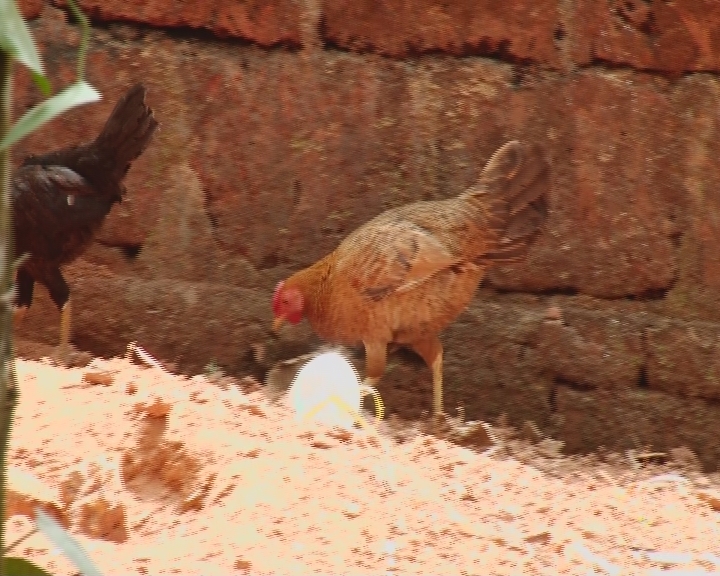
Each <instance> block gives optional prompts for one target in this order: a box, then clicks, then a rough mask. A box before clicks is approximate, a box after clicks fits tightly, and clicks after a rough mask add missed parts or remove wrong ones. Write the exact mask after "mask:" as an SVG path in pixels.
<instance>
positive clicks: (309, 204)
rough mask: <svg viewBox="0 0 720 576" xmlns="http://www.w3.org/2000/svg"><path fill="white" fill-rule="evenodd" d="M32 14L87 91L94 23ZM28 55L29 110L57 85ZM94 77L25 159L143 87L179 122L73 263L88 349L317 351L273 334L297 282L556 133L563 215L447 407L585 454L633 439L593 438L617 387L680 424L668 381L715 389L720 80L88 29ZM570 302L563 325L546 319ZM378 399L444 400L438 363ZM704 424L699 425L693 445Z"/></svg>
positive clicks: (488, 302)
mask: <svg viewBox="0 0 720 576" xmlns="http://www.w3.org/2000/svg"><path fill="white" fill-rule="evenodd" d="M358 6H362V5H358ZM326 8H327V7H326ZM358 9H359V8H358ZM181 12H182V11H181ZM103 17H104V16H103ZM158 25H160V24H158ZM348 25H350V24H348ZM329 26H330V21H329V20H328V21H327V22H326V33H327V30H329V29H330V28H329ZM32 27H33V30H34V32H35V34H36V37H37V38H38V39H39V41H40V42H41V49H42V51H43V55H44V58H45V62H46V64H47V68H48V73H49V75H50V77H51V78H52V79H53V82H54V86H55V87H56V88H61V87H63V86H65V85H67V84H68V83H69V82H71V81H72V80H73V78H74V74H75V48H76V47H77V43H78V40H79V36H78V32H77V29H76V28H75V27H74V26H69V25H68V24H67V22H66V17H65V14H64V12H61V11H58V10H55V9H52V8H49V9H47V10H45V11H44V12H43V15H42V17H41V18H39V19H38V20H36V21H34V22H33V23H32ZM428 30H431V28H428ZM508 33H509V32H508ZM432 34H434V32H433V33H431V32H428V36H427V37H428V38H432V37H433V36H432ZM518 34H519V33H518ZM438 37H439V36H438ZM518 37H519V38H523V36H522V35H519V36H518ZM428 46H429V44H428ZM352 49H355V48H352ZM442 50H446V48H442ZM446 51H447V50H446ZM400 55H401V54H400ZM548 58H549V57H548ZM547 61H548V62H550V60H549V59H548V60H547ZM16 70H17V74H16V78H17V84H16V90H15V94H16V98H17V106H16V109H15V114H16V115H18V114H20V113H22V112H23V111H24V110H25V109H27V108H28V107H29V106H31V105H32V104H33V103H35V102H37V101H38V98H39V97H38V95H37V92H36V90H35V89H34V88H33V87H32V84H31V82H30V80H29V78H28V76H27V74H26V72H25V71H23V70H22V68H21V67H17V68H16ZM88 79H89V81H90V82H91V83H93V84H94V85H95V86H97V87H98V88H99V89H100V90H101V92H102V93H103V97H104V98H103V101H102V102H100V103H97V104H92V105H88V106H85V107H83V108H81V109H77V110H74V111H72V112H70V113H68V114H67V115H64V116H63V117H62V118H59V119H57V120H54V121H53V122H51V123H50V124H48V125H47V126H45V127H43V129H42V130H40V131H39V132H38V133H36V134H33V135H32V136H30V137H29V138H27V139H26V140H24V141H23V142H22V143H21V144H20V145H19V146H18V147H16V148H15V150H14V151H13V152H14V157H15V160H16V161H19V160H20V159H21V158H22V157H23V156H24V155H25V154H28V153H31V152H32V153H38V152H43V151H47V150H50V149H54V148H57V147H59V146H63V145H66V144H69V143H76V142H82V141H84V140H87V139H89V138H92V137H94V136H95V135H96V134H97V132H98V130H99V129H100V127H101V125H102V123H103V122H104V120H105V119H106V118H107V115H108V113H109V112H110V109H111V108H112V106H113V105H114V104H115V102H116V100H117V98H118V97H119V96H120V94H122V93H123V91H124V90H126V89H127V87H128V86H129V85H131V84H132V83H134V82H137V81H139V80H141V81H143V82H144V83H145V84H146V85H147V86H148V89H149V92H148V102H149V104H150V105H151V106H152V107H153V108H154V110H155V113H156V117H157V118H158V120H159V121H160V130H159V131H158V132H157V133H156V135H155V137H154V139H153V142H152V143H151V145H150V146H149V147H148V149H147V151H146V152H145V153H144V154H143V156H142V157H141V158H140V159H138V161H136V162H135V163H134V165H133V167H132V169H131V171H130V173H129V174H128V178H127V187H128V190H129V193H128V197H127V200H126V201H125V202H123V204H122V205H120V206H117V207H115V208H114V209H113V211H112V213H111V214H110V216H109V217H108V219H107V221H106V223H105V226H104V227H103V229H102V230H101V232H100V234H99V235H98V242H97V243H96V244H95V245H94V246H93V247H92V248H91V249H90V250H89V252H88V253H87V255H86V256H85V258H84V260H83V261H81V262H78V263H76V264H74V265H73V266H70V267H68V273H67V277H68V280H69V283H70V285H71V289H72V290H73V297H74V300H75V302H76V308H75V310H76V311H77V314H76V323H75V342H76V343H77V344H78V345H79V346H81V347H83V348H87V349H89V350H91V351H93V352H95V353H100V354H113V353H119V352H120V351H122V349H123V348H124V346H125V345H126V344H127V343H128V342H129V341H132V340H137V341H138V342H139V343H140V344H141V345H143V346H145V347H147V348H148V349H149V350H150V351H151V352H153V353H154V354H156V355H158V356H160V357H163V358H165V359H168V360H171V361H175V362H178V364H179V366H180V367H181V368H182V369H184V370H190V371H193V370H199V369H201V368H202V367H203V366H204V365H205V364H207V362H209V361H210V360H211V359H213V358H215V359H216V360H217V361H218V362H219V363H220V364H221V366H223V367H225V368H226V369H227V370H229V371H231V372H236V373H238V374H242V373H246V372H247V371H251V370H253V371H256V373H257V370H264V369H265V368H267V366H268V365H269V363H271V360H273V359H279V358H283V359H285V358H288V357H290V356H292V355H295V354H299V353H302V352H306V351H308V350H309V349H310V348H311V347H312V346H314V345H315V344H316V343H317V340H316V339H313V338H311V337H310V336H309V330H308V327H307V326H306V325H304V324H303V325H302V327H301V328H299V329H295V330H294V331H290V332H288V333H287V334H286V335H284V336H283V338H281V339H280V340H279V341H275V340H272V339H271V338H269V337H268V335H267V328H268V324H269V321H270V316H271V312H270V306H269V301H270V294H271V291H272V288H273V285H274V283H275V282H276V281H277V280H279V279H280V278H282V277H283V276H285V275H287V274H288V273H290V272H291V271H293V270H297V269H298V268H300V267H302V266H305V265H307V264H310V263H311V262H313V261H315V260H316V259H318V258H320V257H322V256H323V255H325V254H326V253H327V252H328V251H330V250H332V249H333V248H334V247H335V246H336V245H337V243H338V242H339V241H340V240H341V239H342V238H344V236H345V235H346V234H347V233H348V232H350V231H351V230H352V229H354V228H355V227H356V226H358V225H360V224H362V223H363V222H365V221H366V220H367V219H369V218H371V217H372V216H374V215H376V214H378V213H380V212H381V211H383V210H384V209H386V208H389V207H391V206H396V205H399V204H403V203H406V202H411V201H414V200H420V199H435V198H447V197H450V196H453V195H456V194H458V193H459V192H461V191H462V190H464V189H465V188H466V187H467V186H469V185H470V184H472V183H473V182H474V181H475V179H476V178H477V176H478V174H479V172H480V170H481V168H482V165H483V163H484V162H485V160H486V159H487V158H488V157H489V156H490V154H491V153H492V152H493V151H494V150H495V149H496V148H497V147H498V146H499V145H500V144H501V143H502V142H504V141H507V140H509V139H512V138H522V139H528V140H532V141H536V142H539V143H542V144H543V145H544V146H545V148H546V150H547V154H548V157H549V159H550V161H551V163H552V166H553V189H552V191H551V193H550V217H549V221H548V227H547V230H546V232H545V233H544V234H543V235H542V236H541V237H540V239H539V240H538V242H537V244H536V245H535V246H534V248H533V249H532V250H531V252H530V256H529V258H528V261H527V262H526V263H523V264H519V265H516V266H507V267H503V268H499V269H496V270H493V271H492V272H491V273H490V274H489V275H488V278H487V280H486V284H485V288H484V289H481V290H480V292H479V296H478V298H477V300H476V301H475V303H474V304H473V306H472V307H471V309H470V310H469V311H468V312H467V313H466V314H464V315H463V316H462V317H461V318H460V319H459V320H458V322H457V323H456V324H454V325H453V326H451V327H450V328H448V330H447V331H446V333H445V334H444V335H443V339H444V342H445V345H446V353H445V375H446V382H447V392H446V397H447V406H448V409H449V410H450V411H452V410H453V409H454V407H455V406H457V405H463V406H464V407H465V408H466V412H467V415H468V417H469V418H471V419H473V418H486V417H494V416H497V415H499V414H500V413H503V412H507V413H508V414H509V415H510V417H511V421H512V422H514V423H516V424H518V423H519V424H521V423H522V421H523V420H526V419H527V420H535V421H536V422H538V423H539V424H540V425H541V426H545V427H546V429H548V430H551V429H552V423H553V422H555V421H556V420H557V421H560V420H562V418H565V420H564V422H565V424H563V426H562V427H561V428H558V429H557V433H558V434H559V435H561V436H562V438H561V439H566V440H568V439H569V446H570V447H571V448H572V449H573V450H574V449H578V450H579V449H584V448H591V447H593V446H596V445H597V444H598V442H599V441H594V440H593V439H594V438H602V439H603V440H602V441H603V442H606V440H605V439H606V438H608V439H609V438H610V437H611V436H612V434H616V436H617V438H618V439H620V440H622V438H621V437H620V433H619V432H617V430H616V431H615V432H613V431H612V430H606V431H605V432H603V433H602V434H600V435H599V436H597V437H596V436H594V435H593V434H590V433H588V434H587V435H586V436H583V434H584V432H582V430H580V429H579V428H578V427H582V426H589V425H588V424H587V422H588V418H591V417H596V416H597V414H598V413H597V412H596V410H601V411H602V415H603V418H606V417H607V418H610V416H611V414H610V412H611V411H612V410H613V409H614V408H615V407H614V405H613V404H612V401H611V399H612V397H613V396H612V395H613V394H617V395H619V396H617V398H620V400H622V398H625V395H627V397H628V398H630V400H628V401H629V402H630V401H631V400H632V398H631V396H632V393H633V392H632V391H637V390H638V389H642V390H646V391H649V392H651V393H652V394H650V395H649V396H647V399H646V400H647V401H655V399H658V400H657V401H658V402H661V405H662V410H664V411H665V412H663V414H666V415H667V417H665V416H663V418H666V421H668V422H670V420H667V418H670V415H671V413H672V409H673V407H674V406H675V404H672V403H668V402H669V401H667V402H666V400H665V399H666V398H668V397H671V396H672V394H675V393H679V394H684V395H687V396H690V397H694V398H695V399H694V400H692V402H690V404H688V406H690V408H688V410H689V412H687V411H686V412H685V413H683V414H684V416H683V417H682V418H686V417H687V418H694V417H695V413H696V411H701V406H702V405H703V404H701V403H702V402H707V401H713V400H715V401H716V400H717V398H718V392H717V390H718V389H717V383H716V378H715V375H714V372H713V371H712V370H714V368H713V366H714V364H715V363H714V361H713V360H712V358H713V357H714V356H713V355H714V353H715V347H716V344H715V340H716V339H717V338H718V337H720V336H716V335H715V334H717V335H720V328H717V327H718V326H720V324H718V323H720V258H719V257H718V256H717V254H718V251H717V249H716V248H717V246H718V244H720V220H718V217H717V214H718V213H720V205H718V202H720V200H719V198H720V196H718V194H717V193H716V192H717V190H718V189H719V187H720V167H719V166H718V165H717V162H716V159H717V157H718V155H719V154H720V149H719V148H720V144H719V143H720V133H719V130H718V129H719V124H718V123H719V122H720V121H719V120H718V117H717V114H716V105H715V104H716V102H717V98H718V96H720V83H719V82H718V81H717V80H716V79H715V78H714V77H711V76H709V75H691V76H689V77H686V78H682V79H679V80H677V81H674V82H669V81H667V80H665V79H662V78H661V77H658V76H656V75H646V74H637V73H634V72H632V71H630V70H623V71H617V70H615V71H609V70H607V69H597V68H595V69H587V70H580V71H576V72H575V73H573V74H572V75H569V74H568V75H563V74H560V73H558V72H557V71H548V70H545V71H537V70H535V71H533V70H532V69H530V68H525V67H522V66H518V65H512V64H508V63H502V62H498V61H494V60H490V59H484V58H456V59H451V58H435V57H430V56H427V57H423V58H420V59H417V60H413V61H412V62H411V63H410V62H408V61H400V60H398V59H393V58H378V57H376V56H372V55H371V56H367V55H361V54H350V53H346V52H340V51H337V50H325V51H318V50H315V49H313V50H309V51H301V52H300V53H292V52H290V51H285V50H263V49H261V48H259V47H258V46H238V45H237V44H232V45H230V44H227V45H224V44H222V43H217V42H211V43H204V42H201V41H197V40H194V41H192V42H188V41H184V40H178V39H175V38H173V37H170V36H168V35H167V34H165V33H164V32H162V31H152V30H147V29H143V30H142V31H140V30H139V29H138V30H134V29H133V28H132V27H130V26H111V27H110V28H109V29H95V30H94V33H93V43H92V49H91V52H90V56H89V62H88ZM505 292H511V293H513V292H514V293H517V292H520V293H525V294H503V293H505ZM550 305H556V306H559V307H560V308H562V314H561V316H562V319H561V320H554V321H549V320H547V319H546V317H545V311H546V309H547V308H548V306H550ZM665 317H672V318H673V320H672V321H670V320H667V319H666V318H665ZM700 319H702V320H704V321H706V323H705V324H703V323H702V322H701V323H699V324H698V323H697V322H696V321H697V320H700ZM707 321H712V322H715V323H716V324H712V322H710V323H708V322H707ZM693 322H695V323H693ZM696 325H697V326H699V327H700V328H697V329H695V327H696ZM57 329H58V328H57V312H56V311H55V310H54V308H53V306H52V305H51V304H50V302H49V300H48V298H47V295H46V294H45V292H44V290H41V289H40V290H38V291H37V301H36V305H35V306H33V308H32V309H31V311H30V314H29V315H28V319H27V324H26V325H25V326H24V327H23V328H22V329H21V331H20V333H21V335H23V336H25V337H32V338H36V339H41V340H42V341H43V342H48V343H55V342H56V341H57ZM693 334H695V335H696V336H697V335H698V334H699V335H700V336H699V337H696V336H693ZM257 340H260V341H262V342H264V343H265V344H266V346H267V348H268V359H266V360H265V362H264V364H263V365H262V366H257V365H256V364H254V363H253V361H252V359H251V355H250V351H249V346H250V344H253V343H255V342H256V341H257ZM678 342H679V343H681V344H676V343H678ZM558 383H561V384H560V386H559V387H558ZM642 386H647V389H645V388H642ZM570 387H573V389H572V390H569V388H570ZM574 388H577V389H578V390H575V389H574ZM580 389H586V392H587V393H586V392H580V391H579V390H580ZM553 390H556V391H555V393H554V394H555V397H554V398H553ZM568 390H569V392H568ZM561 391H562V392H561ZM381 392H382V394H383V398H384V399H385V401H386V403H387V404H388V409H389V411H391V412H393V411H396V412H398V413H400V414H401V415H403V416H417V415H419V414H420V412H421V411H422V410H426V409H429V408H430V401H431V397H432V395H431V393H430V374H429V371H428V370H427V369H426V368H425V367H423V366H422V365H421V364H419V365H412V364H408V363H407V362H405V361H404V360H402V359H401V358H398V357H393V360H392V362H391V366H390V367H389V369H388V375H387V378H386V379H385V380H383V382H382V384H381ZM566 392H567V393H566ZM583 394H584V395H583ZM603 394H605V396H603ZM563 398H566V399H567V400H566V401H565V400H563ZM643 398H645V397H643ZM678 398H679V396H678ZM594 399H598V402H600V404H599V406H600V407H599V408H596V407H595V405H594V404H592V402H593V401H594ZM673 401H674V402H675V401H676V402H678V403H681V402H683V400H673ZM573 402H575V403H576V404H572V403H573ZM631 403H632V402H631ZM640 405H641V403H640V402H636V403H635V404H633V406H636V408H637V409H638V410H639V409H640ZM678 405H680V404H678ZM708 413H710V412H708ZM628 414H629V415H632V412H628ZM558 417H562V418H559V419H558ZM607 418H606V420H607ZM612 418H614V416H613V417H612ZM612 418H610V419H609V420H607V421H608V422H614V420H613V419H612ZM672 418H674V420H672V423H673V425H677V426H681V427H683V426H685V425H684V424H682V418H681V419H680V420H678V418H679V417H676V416H674V415H673V416H672ZM705 418H706V417H705V416H702V417H699V421H701V422H703V421H705V420H704V419H705ZM601 420H602V419H601ZM653 422H654V421H653ZM598 426H599V425H598ZM699 428H700V427H698V426H695V424H693V423H692V422H690V423H689V424H687V426H686V427H685V428H684V429H683V430H686V431H682V432H678V436H677V438H675V437H673V438H675V439H678V438H679V439H681V440H684V439H686V436H683V434H686V435H688V434H689V435H691V436H692V435H693V434H696V431H698V430H699ZM588 429H589V430H593V431H594V430H595V428H594V427H589V428H588ZM643 430H645V431H646V432H647V434H648V435H650V436H651V435H652V434H651V432H652V431H653V430H655V431H658V430H661V428H660V427H659V426H656V425H655V424H652V426H650V424H648V426H646V427H645V428H643ZM622 433H623V434H624V432H622ZM652 433H655V432H652ZM657 433H658V434H661V432H657ZM643 434H645V432H643ZM697 434H700V432H699V431H698V432H697ZM697 437H700V436H697ZM662 438H663V440H662V442H668V443H670V442H671V441H674V440H673V438H670V437H669V436H663V437H662ZM643 439H645V436H643ZM650 440H651V438H650ZM608 443H609V441H608ZM711 457H712V455H711V454H710V453H707V454H706V455H705V456H704V458H705V460H706V461H709V460H708V459H710V458H711ZM718 461H720V460H718Z"/></svg>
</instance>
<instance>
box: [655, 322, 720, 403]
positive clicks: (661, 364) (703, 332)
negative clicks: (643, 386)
mask: <svg viewBox="0 0 720 576" xmlns="http://www.w3.org/2000/svg"><path fill="white" fill-rule="evenodd" d="M663 324H664V325H662V326H655V327H651V328H648V330H647V350H648V363H647V380H648V385H649V386H650V387H651V388H653V389H658V390H663V391H665V392H669V393H671V394H679V395H682V396H683V397H693V398H705V399H707V400H715V401H717V400H720V354H719V352H720V326H718V324H711V323H707V322H683V323H670V322H668V323H663Z"/></svg>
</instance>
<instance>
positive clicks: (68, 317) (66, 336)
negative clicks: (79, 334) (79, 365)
mask: <svg viewBox="0 0 720 576" xmlns="http://www.w3.org/2000/svg"><path fill="white" fill-rule="evenodd" d="M71 326H72V306H71V305H70V300H69V299H68V300H67V302H65V304H64V305H63V307H62V308H61V309H60V343H59V344H58V347H57V350H56V352H55V354H54V358H55V361H56V362H58V363H59V364H63V365H68V363H69V359H70V350H71V345H70V335H71V333H72V330H71Z"/></svg>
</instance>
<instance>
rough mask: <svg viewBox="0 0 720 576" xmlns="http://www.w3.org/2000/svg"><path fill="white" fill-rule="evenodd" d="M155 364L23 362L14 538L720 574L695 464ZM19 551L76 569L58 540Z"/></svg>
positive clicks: (380, 562) (239, 554) (92, 549)
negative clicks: (428, 420) (590, 448)
mask: <svg viewBox="0 0 720 576" xmlns="http://www.w3.org/2000/svg"><path fill="white" fill-rule="evenodd" d="M21 348H22V347H19V349H21ZM148 361H149V363H150V364H152V361H151V360H149V359H148V360H146V361H145V362H143V361H142V360H139V359H138V358H137V356H136V357H135V359H134V360H132V361H131V360H128V359H125V358H116V359H111V360H104V359H92V361H91V362H90V364H89V365H87V366H85V367H84V368H59V367H56V366H54V365H52V363H51V362H50V361H49V360H42V361H33V360H23V359H19V360H18V361H17V373H18V379H19V382H20V388H21V397H20V404H19V407H18V410H17V413H16V420H15V427H14V429H13V432H12V439H11V452H10V465H11V466H12V467H14V468H15V475H14V476H13V477H14V478H17V477H18V474H20V477H21V478H22V477H23V474H29V475H32V477H34V479H36V480H38V481H39V482H38V483H36V482H35V481H34V480H33V479H32V478H30V477H26V478H27V481H22V480H21V481H17V480H15V485H12V484H11V490H12V493H11V495H10V498H9V521H8V536H7V538H8V540H7V541H8V542H10V543H12V542H14V541H15V540H16V539H18V538H20V537H21V536H23V535H24V534H26V533H27V532H28V531H29V530H31V528H32V524H31V522H30V520H29V518H28V517H27V516H28V514H29V513H30V511H31V510H32V509H33V507H34V505H35V504H41V505H43V507H44V508H45V509H47V510H51V511H53V513H54V514H55V516H56V517H57V518H58V519H60V520H61V521H62V522H64V523H65V524H66V525H67V526H69V529H70V532H71V533H72V534H73V535H74V536H75V538H76V539H77V541H78V542H79V543H80V544H81V545H82V546H83V547H84V549H85V550H86V552H87V553H88V554H89V555H90V557H91V558H92V559H93V561H94V562H95V564H96V565H97V566H98V568H99V569H100V570H101V571H102V572H103V573H104V574H106V575H108V576H109V575H115V574H117V575H127V574H182V575H183V576H190V575H195V574H197V575H200V574H202V575H204V576H205V575H215V574H217V575H221V574H222V575H227V574H252V575H258V576H260V575H265V574H267V575H270V574H272V575H306V574H327V575H330V574H334V575H345V574H347V575H372V576H377V575H379V574H423V575H435V576H436V575H438V574H442V575H444V576H451V575H456V574H457V575H472V574H476V575H482V576H485V575H488V574H498V575H502V574H528V575H533V574H538V575H539V574H547V575H558V574H583V575H584V574H614V575H619V574H623V575H631V574H638V575H639V574H643V575H651V574H665V575H667V574H708V573H716V574H720V491H719V490H718V488H719V487H720V475H718V474H712V475H710V474H703V473H702V472H701V471H700V469H699V467H698V465H697V463H696V460H695V459H694V458H693V455H692V454H691V453H690V452H689V451H688V450H683V449H679V450H677V451H675V452H673V454H672V455H671V457H669V458H668V459H667V460H666V461H664V463H662V464H654V463H652V460H653V459H652V458H650V457H648V458H645V457H643V456H642V455H635V456H634V457H628V455H619V454H602V455H601V454H595V455H590V456H586V457H573V458H567V457H562V456H560V455H559V453H558V448H559V446H558V444H557V443H554V442H553V441H552V440H549V439H540V438H532V435H531V434H530V435H528V434H525V433H524V432H523V431H514V430H512V429H510V428H508V427H506V426H503V425H502V424H501V423H496V424H494V425H492V426H490V425H487V424H485V425H482V426H481V425H480V424H479V423H475V424H473V425H470V424H468V425H466V426H465V427H464V428H463V427H462V426H459V425H458V426H456V429H455V430H454V431H453V432H452V433H448V435H447V437H446V438H437V437H435V436H433V435H428V434H426V433H425V431H424V430H425V429H426V428H425V426H424V425H422V424H403V423H399V422H388V423H383V424H382V425H380V426H379V427H378V428H377V429H375V430H372V429H371V430H365V429H362V428H353V429H350V430H342V429H340V428H331V427H327V426H323V425H322V424H318V423H316V422H312V421H302V420H299V419H298V418H296V414H295V412H294V410H293V408H292V407H291V406H289V405H288V403H287V401H286V399H283V398H280V400H279V401H277V402H272V401H271V400H270V399H269V398H268V397H267V396H266V394H265V393H264V391H263V389H262V388H261V386H260V385H258V384H257V383H256V382H254V381H252V380H251V379H245V380H241V381H236V380H233V379H231V378H228V377H223V376H221V375H219V374H210V373H209V374H207V375H201V376H195V377H193V378H188V377H184V376H178V375H174V374H172V373H170V372H168V371H167V370H166V369H164V368H163V367H158V366H152V365H149V364H148ZM461 429H462V430H464V432H462V433H458V430H461ZM473 430H474V432H473ZM483 431H484V432H485V433H484V434H483V433H482V432H483ZM525 432H527V431H525ZM447 438H454V439H456V440H458V439H459V441H463V442H465V443H466V444H468V445H466V446H460V445H458V444H457V443H456V442H454V441H450V440H448V439H447ZM473 438H477V441H475V440H473ZM481 438H485V440H487V439H488V438H490V439H491V442H490V445H485V446H484V447H478V446H480V445H482V441H481V440H480V439H481ZM11 482H12V480H11ZM12 555H15V556H20V557H24V558H27V559H30V560H32V561H34V562H35V563H37V564H38V565H40V566H42V567H44V568H45V569H47V570H49V571H51V572H52V573H53V574H57V575H72V574H76V573H77V569H76V568H75V567H74V566H73V565H72V564H71V563H70V562H69V561H68V560H67V559H66V558H65V557H64V556H63V555H62V554H61V553H60V552H59V550H57V549H56V548H55V547H54V545H53V544H52V543H51V542H50V541H49V540H47V539H46V538H45V537H44V536H43V535H42V534H39V533H36V534H34V535H32V536H30V537H29V538H27V539H25V540H23V541H22V542H21V543H20V544H19V545H17V546H16V547H15V548H14V549H13V551H12Z"/></svg>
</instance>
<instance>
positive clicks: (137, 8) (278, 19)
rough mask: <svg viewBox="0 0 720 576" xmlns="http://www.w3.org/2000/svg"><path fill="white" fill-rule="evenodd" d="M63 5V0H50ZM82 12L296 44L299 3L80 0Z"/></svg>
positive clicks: (98, 17)
mask: <svg viewBox="0 0 720 576" xmlns="http://www.w3.org/2000/svg"><path fill="white" fill-rule="evenodd" d="M52 1H53V4H54V5H56V6H65V5H66V2H65V0H52ZM78 4H79V5H80V7H81V8H82V9H83V10H84V11H85V13H86V14H87V15H88V16H90V17H92V18H93V19H96V20H101V21H118V20H119V21H128V22H138V23H142V24H147V25H149V26H156V27H159V28H177V27H189V28H199V29H205V30H208V31H210V32H212V33H213V34H215V35H216V36H218V37H221V38H228V37H229V38H239V39H243V40H249V41H252V42H255V43H257V44H260V45H261V46H275V45H289V46H299V45H300V43H301V41H300V17H301V12H300V3H299V2H294V1H293V0H274V1H273V2H266V1H264V0H187V1H184V2H174V1H173V0H79V2H78Z"/></svg>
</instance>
